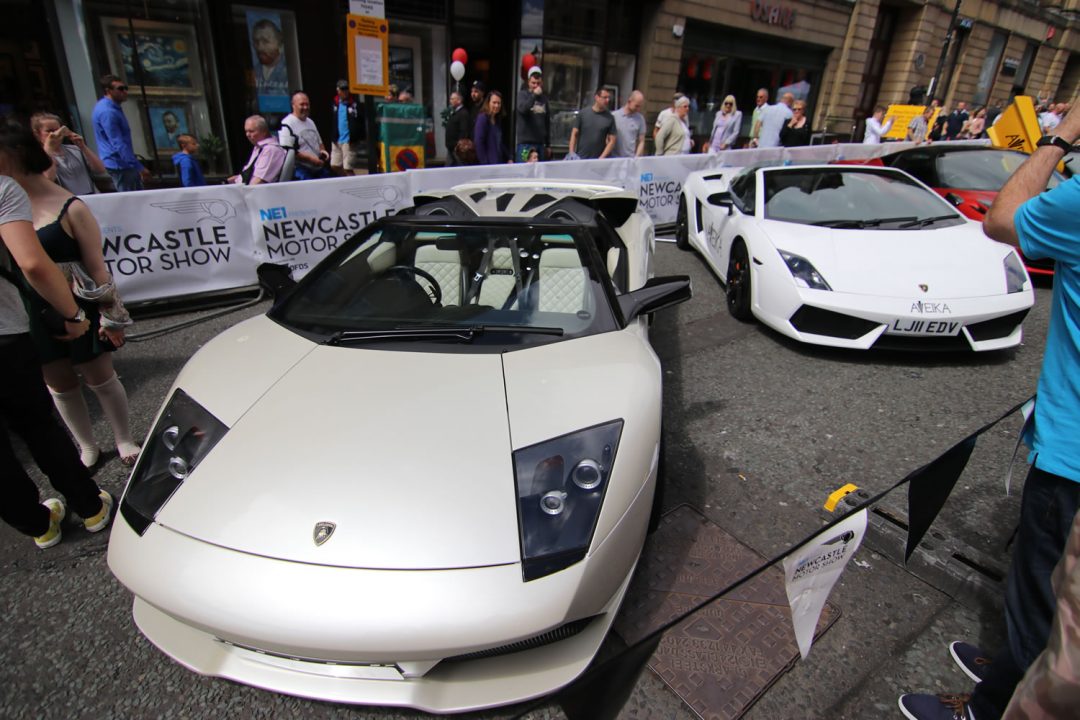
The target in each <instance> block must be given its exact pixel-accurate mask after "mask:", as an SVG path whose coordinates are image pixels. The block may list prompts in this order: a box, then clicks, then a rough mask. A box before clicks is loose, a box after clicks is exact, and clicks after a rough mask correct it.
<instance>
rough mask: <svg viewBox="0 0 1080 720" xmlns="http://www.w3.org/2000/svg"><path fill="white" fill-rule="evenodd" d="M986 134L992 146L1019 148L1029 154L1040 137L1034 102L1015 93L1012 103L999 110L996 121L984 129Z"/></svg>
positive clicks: (1040, 129) (1033, 150)
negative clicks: (999, 114)
mask: <svg viewBox="0 0 1080 720" xmlns="http://www.w3.org/2000/svg"><path fill="white" fill-rule="evenodd" d="M986 134H987V135H989V136H990V142H992V143H993V144H994V147H999V148H1006V149H1008V150H1019V151H1020V152H1025V153H1027V154H1029V155H1030V154H1031V153H1033V152H1035V143H1036V142H1038V141H1039V138H1041V137H1042V128H1040V127H1039V116H1038V115H1036V114H1035V103H1034V102H1032V100H1031V98H1029V97H1027V96H1026V95H1017V96H1016V97H1015V98H1013V102H1012V105H1010V106H1009V107H1007V108H1005V109H1004V110H1003V111H1002V112H1001V116H1000V117H999V118H998V119H997V122H995V123H994V124H993V126H991V127H988V128H987V129H986Z"/></svg>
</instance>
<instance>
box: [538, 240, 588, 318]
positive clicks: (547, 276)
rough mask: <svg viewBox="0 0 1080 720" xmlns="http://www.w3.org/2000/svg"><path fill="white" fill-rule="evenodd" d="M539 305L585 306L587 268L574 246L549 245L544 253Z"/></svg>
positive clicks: (566, 309) (553, 308)
mask: <svg viewBox="0 0 1080 720" xmlns="http://www.w3.org/2000/svg"><path fill="white" fill-rule="evenodd" d="M538 283H539V295H540V303H539V309H540V311H541V312H559V313H577V312H579V311H581V310H585V309H586V308H585V297H586V293H585V268H583V267H581V259H580V258H579V257H578V253H577V250H575V249H573V248H548V249H547V250H544V252H543V253H542V254H541V255H540V277H539V279H538Z"/></svg>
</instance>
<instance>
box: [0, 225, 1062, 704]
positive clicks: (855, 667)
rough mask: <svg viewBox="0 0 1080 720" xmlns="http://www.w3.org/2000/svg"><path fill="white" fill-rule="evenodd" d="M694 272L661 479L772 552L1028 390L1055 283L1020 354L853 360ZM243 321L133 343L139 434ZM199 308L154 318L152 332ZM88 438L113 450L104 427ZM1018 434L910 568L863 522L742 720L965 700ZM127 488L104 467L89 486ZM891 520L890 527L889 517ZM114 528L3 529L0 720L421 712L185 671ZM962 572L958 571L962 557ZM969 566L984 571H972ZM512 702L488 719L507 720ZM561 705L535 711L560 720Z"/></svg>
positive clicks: (1009, 506)
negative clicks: (128, 577) (166, 649)
mask: <svg viewBox="0 0 1080 720" xmlns="http://www.w3.org/2000/svg"><path fill="white" fill-rule="evenodd" d="M676 273H687V274H689V275H691V276H692V277H693V280H694V288H695V297H694V299H693V300H692V301H691V302H690V303H688V304H685V305H682V306H679V307H678V308H676V309H674V310H669V311H665V312H664V313H661V314H660V315H659V316H658V317H657V319H656V323H655V325H654V335H653V338H654V345H655V347H656V349H657V353H658V354H659V355H660V357H661V360H662V362H663V366H664V373H665V375H664V377H665V383H666V387H665V393H666V394H665V416H664V417H665V419H664V422H665V427H666V432H667V442H668V449H667V456H668V463H669V465H668V478H669V482H670V485H669V488H668V492H667V495H666V498H665V505H666V506H669V507H673V506H675V505H677V504H679V503H684V502H685V503H690V504H692V505H694V506H695V507H697V508H699V509H700V510H701V511H702V512H703V513H705V514H706V515H707V516H708V517H709V518H710V519H712V520H713V521H714V522H715V523H717V524H718V525H719V526H720V527H722V528H723V529H725V530H726V531H728V532H729V533H731V534H732V535H734V536H735V537H736V538H737V539H739V540H740V541H742V542H743V543H745V544H747V545H749V546H750V547H751V548H753V549H754V550H756V551H757V552H758V553H760V554H762V555H764V556H773V555H774V554H776V553H778V552H780V551H782V550H784V549H785V548H786V547H788V546H789V545H791V544H792V543H794V542H796V541H797V540H799V539H801V538H802V537H804V536H805V535H807V534H808V533H810V532H812V531H813V529H815V528H817V527H819V526H820V525H821V524H822V523H824V522H826V521H827V520H828V519H829V517H830V516H829V514H828V513H826V512H824V511H823V510H822V503H823V502H824V501H825V498H826V497H827V496H828V494H829V493H831V492H832V491H833V490H835V489H836V488H838V487H840V486H841V485H843V484H845V483H848V482H851V483H854V484H855V485H858V486H859V487H860V488H863V489H864V490H866V491H870V492H872V491H876V490H878V489H881V488H884V487H886V486H888V485H890V484H891V483H892V482H894V481H895V480H897V479H899V478H901V477H902V476H903V475H905V474H906V473H907V472H908V471H910V470H912V469H914V468H916V467H918V466H920V465H922V464H923V463H925V462H927V461H929V460H931V459H933V458H934V457H936V456H937V455H938V454H939V453H941V452H942V451H944V450H945V449H946V448H948V447H949V446H950V445H951V444H952V443H954V442H955V441H957V440H959V439H961V438H962V437H964V436H965V435H966V434H967V433H969V432H971V431H972V430H974V429H976V428H978V427H979V426H981V425H982V424H983V423H984V422H985V421H987V420H990V419H993V418H994V417H996V416H997V415H998V414H1000V413H1001V412H1002V411H1003V410H1005V409H1007V408H1008V407H1011V406H1012V405H1014V404H1015V403H1017V402H1019V401H1021V400H1023V399H1025V398H1026V397H1028V396H1030V395H1031V394H1032V392H1034V388H1035V382H1036V379H1037V377H1038V370H1039V364H1040V361H1041V357H1042V345H1043V342H1044V338H1045V328H1046V323H1047V315H1048V302H1047V301H1048V299H1049V292H1048V291H1047V290H1043V291H1041V292H1040V293H1039V294H1038V299H1037V304H1036V307H1035V309H1034V310H1033V312H1032V314H1031V315H1030V316H1029V319H1028V321H1027V323H1026V326H1025V331H1026V342H1025V344H1024V345H1023V346H1021V347H1020V348H1019V349H1017V350H1014V351H1008V352H1003V353H996V354H993V355H989V356H975V355H970V354H963V355H910V354H906V355H905V354H892V353H890V354H883V353H869V354H867V353H848V352H835V351H829V350H821V349H814V348H808V347H801V346H799V345H797V344H795V343H792V342H789V341H787V340H786V339H784V338H782V337H781V336H779V335H777V334H776V333H774V332H772V331H769V330H767V329H765V328H763V327H761V326H759V325H755V324H744V323H740V322H737V321H735V320H733V319H732V318H731V317H729V316H728V314H727V311H726V307H725V305H724V302H723V295H722V293H721V292H720V289H719V286H718V283H717V282H716V280H715V278H714V277H713V276H712V275H711V274H710V273H709V271H708V270H707V268H706V266H705V265H704V263H702V262H701V261H700V259H698V258H697V257H696V256H694V255H692V254H688V253H682V252H679V251H678V250H676V249H675V247H674V246H673V245H669V244H662V245H661V246H660V248H659V252H658V274H676ZM266 306H267V304H266V303H265V302H264V303H261V304H259V305H257V306H255V307H252V308H249V309H247V310H244V311H239V312H235V313H232V314H229V315H227V316H224V317H219V318H216V319H211V320H208V321H206V322H204V323H201V324H198V325H195V326H193V327H190V328H187V329H183V330H180V331H177V332H175V333H171V334H169V335H165V336H162V337H159V338H156V339H151V340H147V341H144V342H138V343H130V344H129V345H128V346H127V347H126V348H125V349H124V350H123V351H122V352H120V353H119V354H118V356H117V358H116V364H117V368H118V370H119V372H120V375H121V377H122V379H123V382H124V384H125V385H126V387H127V389H128V392H129V394H130V396H131V401H132V414H133V418H132V420H133V424H134V427H135V430H136V432H137V433H138V434H140V435H141V434H145V433H146V432H147V431H148V430H149V429H150V422H151V420H152V418H153V415H154V413H155V412H156V409H157V407H158V405H159V403H160V402H161V400H162V399H163V397H164V395H165V393H166V391H167V390H168V388H169V385H170V383H171V382H172V379H173V378H174V377H175V375H176V373H177V372H178V370H179V369H180V367H181V366H182V364H183V363H184V362H185V360H186V359H187V358H188V357H189V356H190V355H191V354H192V353H193V352H194V351H195V350H196V349H197V348H198V347H199V346H200V345H202V344H203V343H205V342H206V341H207V340H209V339H210V338H212V337H213V336H214V335H215V334H216V333H218V332H220V331H221V330H222V329H224V328H226V327H228V326H229V325H231V324H233V323H235V322H237V321H238V320H240V319H242V318H244V317H247V316H250V315H253V314H256V313H258V312H262V311H264V310H265V308H266ZM207 314H209V313H206V312H204V313H197V314H189V315H184V316H174V317H170V318H156V319H146V320H143V321H141V322H140V323H139V325H138V328H137V330H138V331H139V332H146V331H149V330H151V329H155V328H160V327H163V326H165V325H168V324H170V323H174V322H177V321H178V320H183V319H188V318H195V317H200V316H203V315H207ZM91 407H92V414H93V415H94V417H95V423H96V424H95V430H96V433H97V436H98V440H99V442H100V443H101V445H102V447H109V446H110V443H109V432H108V428H107V426H106V424H105V421H104V419H103V418H102V417H101V416H100V413H99V412H97V411H96V409H95V408H94V406H93V399H91ZM1018 425H1019V423H1018V421H1017V420H1016V419H1015V418H1011V419H1009V420H1008V421H1006V422H1005V423H1003V424H1002V425H999V426H998V427H997V428H995V429H994V430H992V431H990V432H989V433H988V434H986V435H985V436H983V438H982V439H981V440H980V441H979V444H978V446H977V448H976V450H975V453H974V455H973V457H972V459H971V462H970V464H969V467H968V470H967V471H966V472H965V474H964V475H963V476H962V477H961V479H960V481H959V483H958V485H957V487H956V489H955V491H954V493H953V495H952V497H951V498H950V500H949V503H948V504H947V505H946V507H945V509H944V511H943V513H942V515H941V516H940V517H939V519H938V521H937V523H936V524H935V525H934V527H933V532H932V535H931V536H929V537H928V538H927V542H926V543H925V544H924V551H923V552H921V553H920V554H919V555H918V556H917V557H916V558H913V562H912V563H911V565H910V566H909V567H908V568H906V569H905V568H904V567H903V565H902V563H900V562H898V561H897V559H898V558H899V557H901V555H900V553H901V547H902V545H901V543H902V540H903V535H902V534H898V533H897V532H896V530H895V528H896V524H895V523H894V522H892V521H890V520H889V519H888V518H890V517H891V518H893V519H895V520H898V521H900V522H902V521H903V520H904V518H905V517H906V514H907V510H906V496H905V495H904V493H897V494H896V497H892V496H890V497H889V498H888V499H887V500H886V501H885V502H884V503H883V504H882V506H881V511H882V512H879V513H875V514H872V526H873V527H872V531H871V532H870V533H869V534H868V536H867V540H866V542H865V543H864V545H863V547H862V548H861V549H860V551H859V554H858V555H857V556H856V559H857V560H858V562H857V563H853V564H851V565H850V566H849V568H848V570H847V571H846V573H845V575H844V576H843V578H842V579H841V582H840V584H839V585H838V586H837V587H836V589H835V590H834V592H833V594H832V596H831V598H830V600H831V602H833V603H834V604H835V605H837V606H838V607H839V608H840V609H841V611H842V616H841V618H840V620H839V621H838V622H837V623H836V624H835V625H834V626H833V627H832V628H831V629H830V630H829V631H828V632H827V633H826V634H825V635H824V636H823V637H822V638H821V640H820V641H819V642H818V643H816V644H815V645H814V648H813V651H812V652H811V654H810V656H809V658H808V659H807V660H806V661H800V662H798V663H796V665H795V667H794V668H793V669H792V670H791V671H790V672H788V673H787V674H785V675H783V676H782V677H781V678H780V680H779V681H778V682H777V683H776V684H775V685H774V686H773V687H772V688H771V689H770V690H769V691H768V692H767V694H766V695H765V696H764V697H763V698H762V699H761V700H760V701H759V702H758V703H757V704H756V705H755V706H754V707H753V708H752V709H751V710H750V712H749V713H748V715H747V717H749V718H754V719H756V718H760V719H761V720H765V719H766V718H768V719H770V720H771V719H773V718H865V717H900V715H899V712H898V711H897V710H896V704H895V703H896V696H897V694H898V693H900V692H902V691H906V690H916V691H946V690H966V689H967V688H968V682H967V681H966V680H965V678H964V676H963V675H962V674H961V673H960V671H959V670H957V669H955V668H954V667H953V666H952V664H951V661H950V660H949V659H948V654H947V650H946V644H947V642H948V641H949V640H952V639H968V640H973V641H976V642H981V643H983V644H985V645H987V646H994V645H995V644H996V643H997V642H998V640H999V639H1000V637H999V635H998V628H997V623H998V613H999V604H1000V584H999V583H998V582H997V581H996V580H995V575H1000V574H1001V573H1002V572H1003V571H1004V569H1005V567H1006V566H1007V560H1008V553H1007V550H1006V549H1005V544H1006V541H1007V539H1008V536H1009V534H1010V533H1011V531H1012V528H1013V526H1014V525H1015V522H1016V518H1017V515H1018V510H1019V491H1020V488H1021V485H1022V478H1023V475H1024V472H1025V470H1026V468H1025V467H1024V466H1023V464H1022V463H1021V466H1020V467H1018V468H1017V470H1016V472H1015V474H1014V481H1013V494H1012V495H1011V496H1006V495H1005V491H1004V475H1005V470H1006V468H1007V466H1008V464H1009V460H1010V458H1011V457H1012V454H1013V447H1014V443H1015V434H1016V430H1017V428H1018ZM97 479H98V482H99V484H101V485H102V486H103V487H105V488H107V489H109V490H111V491H113V492H114V493H115V494H119V493H120V492H121V491H122V489H123V485H124V482H125V479H126V475H125V474H124V473H123V469H122V468H121V466H120V464H119V462H118V461H117V460H116V458H115V455H113V456H111V457H110V458H109V459H108V461H107V462H106V463H105V465H104V466H102V467H101V468H100V470H99V471H98V473H97ZM886 516H887V517H886ZM106 544H107V534H106V533H102V534H101V535H88V534H86V533H85V532H84V531H82V530H81V528H76V527H70V528H69V529H68V530H67V531H66V532H65V538H64V542H63V543H62V544H61V545H59V546H57V547H56V548H53V549H51V550H48V551H44V552H43V551H39V550H38V549H37V548H35V547H34V545H33V543H31V542H30V541H29V540H28V539H27V538H24V537H22V536H20V535H18V534H16V533H15V532H14V531H12V530H10V529H9V528H7V527H6V526H0V617H2V618H3V621H2V623H0V717H3V718H10V719H11V720H15V719H18V718H37V717H72V718H75V717H94V718H223V717H244V718H249V717H250V718H259V717H273V718H368V717H372V718H374V717H378V718H389V717H418V716H420V714H417V713H410V712H405V713H402V712H398V711H393V712H390V711H387V712H384V711H380V710H378V709H369V708H357V707H350V706H342V705H333V704H328V703H321V702H313V701H307V700H301V699H297V698H292V697H288V696H283V695H277V694H274V693H269V692H265V691H261V690H256V689H253V688H249V687H245V686H241V685H236V684H233V683H230V682H227V681H223V680H217V679H209V678H204V677H200V676H198V675H195V674H193V673H191V672H189V671H187V670H185V669H184V668H182V667H180V666H179V665H177V664H175V663H173V662H172V661H170V660H169V659H168V658H166V657H165V656H164V655H162V654H161V653H160V652H158V651H157V650H156V649H155V648H153V647H152V646H151V645H150V644H149V642H148V641H146V640H145V639H144V638H143V637H142V636H141V635H140V634H139V632H138V631H137V630H136V628H135V626H134V624H133V622H132V620H131V597H130V595H129V594H128V593H127V591H126V590H124V589H123V588H122V587H121V586H120V585H119V583H118V582H117V581H116V580H115V579H114V578H113V577H112V576H111V574H110V573H109V571H108V568H107V567H106V563H105V550H106ZM958 556H959V557H960V558H962V560H957V557H958ZM973 568H976V569H973ZM512 714H513V709H511V710H509V711H501V712H489V713H484V714H482V717H506V716H509V715H512ZM558 716H559V714H558V711H557V710H556V709H555V708H547V709H544V710H541V711H538V712H536V713H535V714H534V717H558ZM624 716H625V717H637V718H654V717H664V718H683V717H685V718H690V717H693V714H692V713H691V712H690V711H689V710H687V709H686V708H684V707H683V706H682V705H681V703H680V702H679V700H678V699H677V698H676V697H675V696H674V695H672V694H671V693H670V691H668V690H667V688H666V687H665V686H663V684H662V683H661V682H660V681H659V680H658V679H656V678H655V677H654V676H651V675H650V674H648V673H646V674H645V675H644V676H643V677H642V678H641V680H640V681H639V683H638V686H637V688H636V689H635V692H634V695H633V696H632V697H631V700H630V702H629V703H628V705H627V707H626V709H625V710H624Z"/></svg>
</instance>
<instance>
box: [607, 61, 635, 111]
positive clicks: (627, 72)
mask: <svg viewBox="0 0 1080 720" xmlns="http://www.w3.org/2000/svg"><path fill="white" fill-rule="evenodd" d="M636 64H637V56H635V55H630V54H628V53H615V52H609V53H608V54H607V58H606V59H605V62H604V87H606V88H607V89H608V90H610V91H611V107H610V109H611V110H614V109H615V108H617V107H620V106H622V105H625V104H626V98H627V97H629V96H630V92H631V91H632V90H633V89H634V67H635V65H636Z"/></svg>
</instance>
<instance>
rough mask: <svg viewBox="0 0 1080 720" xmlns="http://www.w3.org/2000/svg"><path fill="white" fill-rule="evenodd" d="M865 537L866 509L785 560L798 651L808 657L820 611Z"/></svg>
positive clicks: (835, 526) (816, 538)
mask: <svg viewBox="0 0 1080 720" xmlns="http://www.w3.org/2000/svg"><path fill="white" fill-rule="evenodd" d="M865 534H866V510H860V511H859V512H857V513H854V514H852V515H850V516H848V517H846V518H844V519H843V520H842V521H840V522H839V523H838V524H836V525H834V526H833V527H831V528H829V529H828V530H826V531H825V532H823V533H821V534H819V535H818V536H817V537H815V538H814V539H813V540H811V541H810V542H808V543H806V544H805V545H803V546H802V547H800V548H799V549H798V550H795V551H794V552H792V553H791V554H790V555H788V556H787V557H786V558H784V580H785V583H786V586H787V596H788V602H789V603H790V604H791V621H792V623H793V624H794V626H795V639H796V640H797V641H798V643H799V652H800V653H802V656H803V658H806V656H807V654H809V652H810V644H811V643H812V642H813V641H814V630H815V629H816V628H817V623H818V618H819V617H820V616H821V609H822V608H823V607H825V601H826V600H828V599H829V593H830V592H832V589H833V585H835V584H836V581H837V580H838V579H839V578H840V574H841V573H842V572H843V571H844V568H845V567H847V563H848V560H850V559H851V556H852V555H854V554H855V551H856V550H858V549H859V545H860V544H861V543H862V539H863V536H864V535H865Z"/></svg>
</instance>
